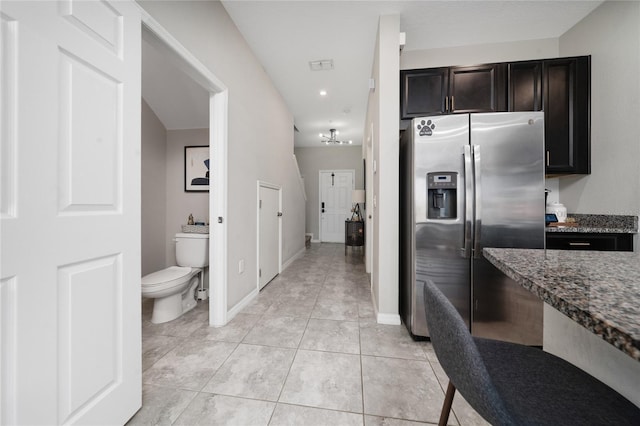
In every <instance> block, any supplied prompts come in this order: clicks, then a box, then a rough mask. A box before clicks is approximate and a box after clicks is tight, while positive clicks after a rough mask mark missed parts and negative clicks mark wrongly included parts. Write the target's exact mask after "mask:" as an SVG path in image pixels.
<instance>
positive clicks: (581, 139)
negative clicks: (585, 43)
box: [543, 56, 591, 174]
mask: <svg viewBox="0 0 640 426" xmlns="http://www.w3.org/2000/svg"><path fill="white" fill-rule="evenodd" d="M543 77H544V81H543V86H544V112H545V114H544V119H545V128H546V132H545V145H546V156H547V158H546V165H547V169H546V173H547V174H554V173H558V174H571V173H582V174H588V173H590V172H591V161H590V150H591V147H590V117H589V99H590V57H588V56H583V57H579V58H560V59H553V60H546V61H544V63H543Z"/></svg>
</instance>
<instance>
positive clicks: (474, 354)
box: [424, 282, 640, 426]
mask: <svg viewBox="0 0 640 426" xmlns="http://www.w3.org/2000/svg"><path fill="white" fill-rule="evenodd" d="M424 302H425V303H424V304H425V312H426V316H427V325H428V326H429V332H430V334H431V341H432V343H433V348H434V350H435V352H436V355H437V357H438V361H439V362H440V364H441V365H442V368H443V369H444V371H445V372H446V373H447V375H448V376H449V386H448V388H447V393H446V397H445V401H444V404H443V406H442V414H441V416H440V423H439V424H440V425H446V424H447V420H448V418H449V412H450V411H451V404H452V402H453V396H454V394H455V391H456V389H457V390H458V392H460V394H462V396H464V398H465V399H466V400H467V402H469V404H470V405H471V406H472V407H473V408H474V409H475V410H476V411H477V412H478V413H479V414H480V415H481V416H482V417H484V418H485V420H487V421H488V422H490V423H491V424H492V425H636V426H638V425H640V408H638V407H636V406H635V405H634V404H632V403H631V402H629V401H628V400H627V399H625V398H624V397H622V396H621V395H620V394H619V393H617V392H615V391H614V390H612V389H611V388H609V387H608V386H607V385H605V384H604V383H602V382H600V381H599V380H597V379H595V378H594V377H592V376H590V375H588V374H587V373H585V372H584V371H582V370H580V369H579V368H577V367H575V366H573V365H572V364H569V363H568V362H566V361H564V360H562V359H560V358H558V357H556V356H554V355H551V354H549V353H547V352H544V351H542V350H540V349H538V348H532V347H529V346H524V345H517V344H514V343H506V342H500V341H496V340H489V339H481V338H476V337H472V336H471V334H470V333H469V330H468V328H467V326H466V325H465V323H464V321H463V320H462V318H461V317H460V315H459V314H458V312H457V311H456V309H455V308H454V307H453V305H452V304H451V302H449V300H448V299H447V298H446V297H445V296H444V295H443V294H442V292H441V291H440V290H439V289H438V288H437V287H436V286H435V285H434V284H433V283H432V282H427V283H426V284H425V285H424ZM639 386H640V385H639ZM639 389H640V388H639Z"/></svg>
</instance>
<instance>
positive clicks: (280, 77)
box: [143, 0, 602, 146]
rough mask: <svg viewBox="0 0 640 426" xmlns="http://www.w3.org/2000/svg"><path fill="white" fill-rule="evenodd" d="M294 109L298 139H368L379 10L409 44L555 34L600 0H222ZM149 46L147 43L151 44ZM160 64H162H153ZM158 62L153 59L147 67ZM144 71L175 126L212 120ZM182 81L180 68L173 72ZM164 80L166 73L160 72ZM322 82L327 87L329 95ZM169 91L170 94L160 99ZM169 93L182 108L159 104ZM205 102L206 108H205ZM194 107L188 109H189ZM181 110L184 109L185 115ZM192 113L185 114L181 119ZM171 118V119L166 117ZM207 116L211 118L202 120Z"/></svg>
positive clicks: (305, 142) (313, 142) (299, 142)
mask: <svg viewBox="0 0 640 426" xmlns="http://www.w3.org/2000/svg"><path fill="white" fill-rule="evenodd" d="M222 3H223V5H224V7H225V9H226V10H227V12H228V13H229V15H230V16H231V18H232V19H233V21H234V22H235V24H236V26H237V27H238V29H239V30H240V32H241V33H242V34H243V36H244V37H245V39H246V40H247V42H248V44H249V46H250V47H251V48H252V50H253V51H254V53H255V54H256V56H258V58H259V60H260V62H261V63H262V64H263V66H264V68H265V70H266V71H267V73H268V74H269V76H270V77H271V79H272V80H273V82H274V84H275V86H276V87H277V89H278V91H279V92H280V93H281V94H282V96H283V98H284V99H285V101H286V102H287V104H288V106H289V108H290V110H291V112H292V113H293V116H294V120H295V125H296V127H297V128H298V129H299V132H297V133H296V134H295V145H296V146H322V144H321V143H320V138H319V136H318V133H325V134H328V132H329V129H330V128H336V129H338V130H339V131H340V139H344V140H349V139H352V140H353V141H354V144H361V143H362V137H363V136H362V135H363V129H364V120H365V113H366V103H367V96H368V90H369V89H368V81H369V76H370V75H371V67H372V64H373V53H374V45H375V39H376V32H377V26H378V19H379V16H380V15H388V14H399V15H400V26H401V28H400V30H401V31H403V32H405V33H406V45H405V50H406V51H408V50H418V49H432V48H443V47H453V46H465V45H474V44H485V43H496V42H508V41H519V40H535V39H545V38H557V37H559V36H560V35H562V34H563V33H565V32H566V31H567V30H568V29H570V28H571V27H572V26H574V25H575V24H576V23H577V22H579V21H580V20H581V19H582V18H584V17H585V16H586V15H588V14H589V13H590V12H591V11H592V10H593V9H595V8H596V7H597V6H598V5H599V4H600V3H602V2H601V1H332V0H323V1H305V0H298V1H270V0H263V1H244V0H242V1H237V0H225V1H222ZM144 50H145V47H144V46H143V52H144ZM320 59H333V61H334V69H333V70H331V71H315V72H312V71H311V70H310V69H309V61H314V60H320ZM152 66H154V67H155V65H152ZM145 68H146V70H147V71H150V70H153V72H154V73H155V74H158V73H160V72H161V70H160V69H157V68H149V67H145V65H144V63H143V72H144V71H145ZM146 75H147V74H146V72H145V73H144V75H143V90H144V92H143V95H144V96H145V99H146V100H147V102H149V104H150V105H151V107H152V108H153V109H154V111H155V112H156V114H158V116H159V117H160V119H161V120H162V121H163V122H164V121H165V118H164V117H165V116H166V117H167V118H166V120H167V123H165V126H167V128H188V127H189V126H196V127H207V123H206V120H207V117H201V119H202V120H203V122H202V123H196V124H193V123H192V122H188V117H190V118H192V119H194V118H195V117H196V114H190V113H189V112H188V111H189V108H188V104H189V102H193V103H194V105H197V103H196V101H197V98H198V96H196V95H195V94H193V93H191V92H188V91H186V90H185V94H187V95H188V97H187V99H185V100H184V101H179V99H180V94H179V93H166V95H163V94H156V95H154V96H155V98H157V99H154V100H153V101H151V100H150V99H149V98H148V97H149V96H151V95H150V92H164V89H165V88H167V85H166V84H165V85H162V84H161V82H158V83H155V87H150V86H151V85H150V84H149V82H146V83H145V79H146V78H147V77H146ZM170 78H172V80H166V81H174V82H175V81H176V79H175V76H172V77H170ZM157 80H159V81H161V80H162V78H160V77H157ZM321 89H324V90H326V91H327V92H328V94H327V96H325V97H321V96H320V95H319V91H320V90H321ZM162 99H164V101H163V100H162ZM163 102H165V103H167V104H170V105H172V106H173V108H175V114H173V113H171V112H170V111H169V110H170V109H171V107H166V109H167V111H166V112H162V113H160V112H159V110H160V109H161V107H159V106H156V104H160V103H163ZM205 112H206V111H205ZM185 116H186V117H185ZM178 117H180V118H178ZM183 120H184V124H183V123H182V121H183ZM169 121H170V122H171V124H168V122H169ZM203 123H204V124H203Z"/></svg>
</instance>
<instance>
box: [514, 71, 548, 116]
mask: <svg viewBox="0 0 640 426" xmlns="http://www.w3.org/2000/svg"><path fill="white" fill-rule="evenodd" d="M508 98H509V111H542V61H531V62H516V63H511V64H509V94H508Z"/></svg>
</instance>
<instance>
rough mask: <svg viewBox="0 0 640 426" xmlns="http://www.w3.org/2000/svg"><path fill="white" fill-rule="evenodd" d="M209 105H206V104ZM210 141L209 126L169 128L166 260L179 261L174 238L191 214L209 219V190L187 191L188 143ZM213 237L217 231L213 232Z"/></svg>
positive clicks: (206, 144)
mask: <svg viewBox="0 0 640 426" xmlns="http://www.w3.org/2000/svg"><path fill="white" fill-rule="evenodd" d="M205 107H206V106H205ZM194 145H204V146H208V145H209V129H189V130H167V163H166V169H167V172H166V174H167V183H166V188H167V206H166V215H167V218H166V227H165V259H166V260H165V261H166V264H167V266H170V265H175V264H176V250H175V244H174V243H173V238H174V237H175V235H176V233H177V232H182V225H186V224H187V220H188V218H189V215H190V214H193V218H194V220H195V221H196V222H205V223H208V222H209V193H208V192H185V191H184V147H185V146H194ZM210 237H211V238H213V237H214V236H213V234H212V235H210Z"/></svg>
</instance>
